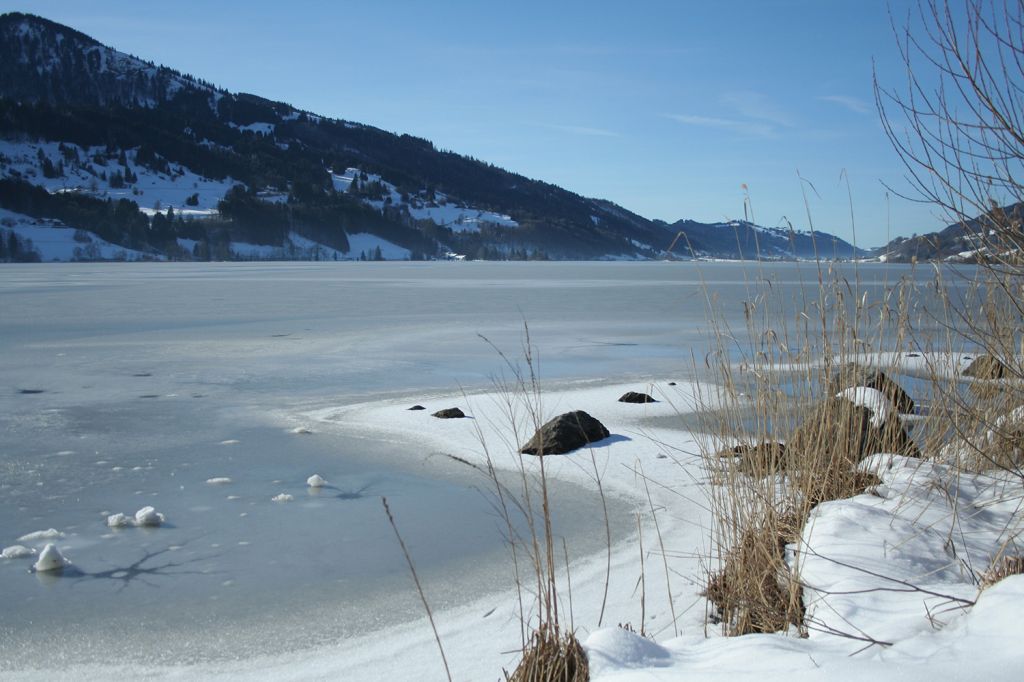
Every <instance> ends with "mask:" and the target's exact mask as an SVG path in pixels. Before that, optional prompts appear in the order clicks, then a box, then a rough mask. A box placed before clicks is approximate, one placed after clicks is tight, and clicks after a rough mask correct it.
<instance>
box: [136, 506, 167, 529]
mask: <svg viewBox="0 0 1024 682" xmlns="http://www.w3.org/2000/svg"><path fill="white" fill-rule="evenodd" d="M163 522H164V515H163V514H161V513H160V512H158V511H157V510H156V509H153V508H152V507H143V508H142V509H140V510H139V511H137V512H135V525H136V526H150V527H153V526H159V525H160V524H161V523H163Z"/></svg>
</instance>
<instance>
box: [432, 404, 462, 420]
mask: <svg viewBox="0 0 1024 682" xmlns="http://www.w3.org/2000/svg"><path fill="white" fill-rule="evenodd" d="M433 416H434V417H437V418H438V419H462V418H463V417H465V416H466V413H465V412H463V411H462V410H460V409H459V408H457V407H446V408H445V409H443V410H438V411H437V412H435V413H434V414H433Z"/></svg>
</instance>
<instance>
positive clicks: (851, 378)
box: [829, 362, 914, 414]
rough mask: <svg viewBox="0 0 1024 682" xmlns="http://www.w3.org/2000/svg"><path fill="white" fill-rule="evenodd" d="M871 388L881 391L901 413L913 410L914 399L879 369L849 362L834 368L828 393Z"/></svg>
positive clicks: (908, 412) (833, 393)
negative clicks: (834, 371)
mask: <svg viewBox="0 0 1024 682" xmlns="http://www.w3.org/2000/svg"><path fill="white" fill-rule="evenodd" d="M860 386H863V387H864V388H873V389H875V390H876V391H881V392H882V393H883V394H884V395H885V397H886V398H888V399H889V402H891V403H892V404H893V407H895V408H896V409H897V410H899V411H900V412H901V413H903V414H910V413H911V412H913V411H914V401H913V399H912V398H911V397H910V396H909V395H908V394H907V392H906V391H904V390H903V388H902V387H901V386H900V385H899V384H897V383H896V382H895V381H893V380H892V379H891V378H889V375H888V374H886V373H885V372H883V371H882V370H880V369H870V368H868V367H864V366H863V365H858V364H857V363H855V362H851V363H848V364H845V365H843V366H842V367H840V368H839V369H838V370H836V373H835V375H833V377H832V380H831V381H830V382H829V393H830V394H831V395H835V394H837V393H840V392H842V391H844V390H846V389H848V388H856V387H860Z"/></svg>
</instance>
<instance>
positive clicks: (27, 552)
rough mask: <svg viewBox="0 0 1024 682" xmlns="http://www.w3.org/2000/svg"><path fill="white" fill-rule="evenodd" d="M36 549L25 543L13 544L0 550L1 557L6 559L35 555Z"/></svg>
mask: <svg viewBox="0 0 1024 682" xmlns="http://www.w3.org/2000/svg"><path fill="white" fill-rule="evenodd" d="M35 553H36V550H34V549H32V548H31V547H26V546H25V545H11V546H10V547H4V550H3V551H2V552H0V557H3V558H4V559H22V558H24V557H27V556H35Z"/></svg>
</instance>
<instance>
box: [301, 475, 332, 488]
mask: <svg viewBox="0 0 1024 682" xmlns="http://www.w3.org/2000/svg"><path fill="white" fill-rule="evenodd" d="M306 485H308V486H309V487H310V488H323V487H324V486H325V485H327V479H326V478H324V477H323V476H321V475H320V474H313V475H312V476H310V477H309V478H307V479H306Z"/></svg>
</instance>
